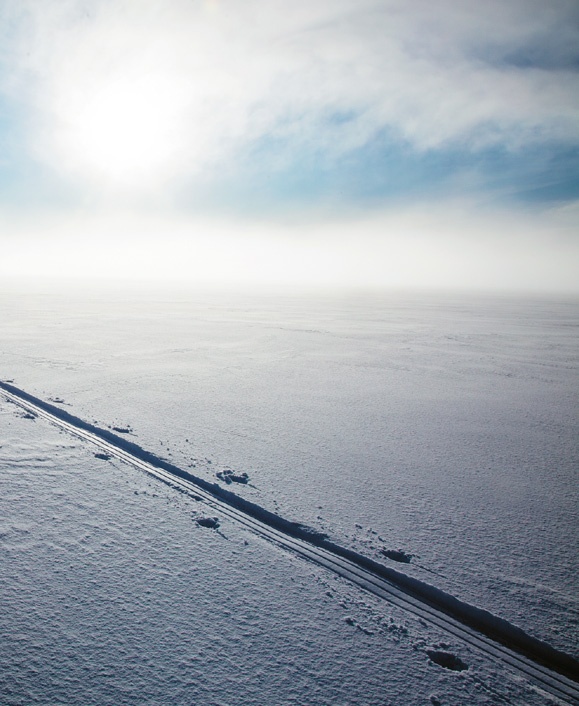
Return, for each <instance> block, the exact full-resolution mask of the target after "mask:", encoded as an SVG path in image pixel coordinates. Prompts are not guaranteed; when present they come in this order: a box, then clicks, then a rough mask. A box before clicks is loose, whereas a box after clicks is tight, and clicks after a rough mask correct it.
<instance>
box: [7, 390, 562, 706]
mask: <svg viewBox="0 0 579 706" xmlns="http://www.w3.org/2000/svg"><path fill="white" fill-rule="evenodd" d="M0 469H1V470H0V479H1V482H2V488H3V492H2V495H1V496H0V512H1V517H2V524H1V525H0V549H1V552H2V566H3V573H2V576H1V577H0V596H1V606H0V629H1V631H2V635H3V640H2V643H0V663H1V665H2V676H1V680H0V702H1V703H2V704H5V705H6V706H27V705H28V704H43V705H45V706H57V705H60V704H67V705H72V704H83V705H86V706H93V705H95V706H96V705H101V704H112V703H114V704H119V705H121V706H123V705H125V704H131V705H135V706H136V705H137V704H138V705H141V704H146V705H151V706H152V705H155V706H162V705H165V704H174V705H175V706H178V705H181V704H183V705H185V704H192V703H203V704H232V705H233V704H240V705H245V704H280V705H283V704H306V703H307V704H312V705H316V704H320V705H321V704H376V705H378V704H380V705H383V704H392V705H393V704H397V705H401V706H404V704H408V705H409V706H410V705H411V704H416V703H425V704H426V703H428V700H429V699H430V700H432V697H434V698H436V699H438V700H439V702H440V703H443V704H452V703H454V704H460V703H469V704H474V705H475V706H476V705H478V704H481V705H482V704H485V705H489V704H491V703H495V700H497V699H498V700H499V701H505V700H506V701H508V702H510V703H518V704H529V705H531V706H535V705H536V706H539V705H545V704H549V703H551V704H553V703H555V702H554V701H553V700H552V699H549V698H548V697H546V696H545V695H544V694H542V693H541V692H540V691H539V690H537V689H536V688H534V687H533V686H532V685H531V684H529V683H527V682H525V681H524V680H523V679H521V678H520V677H519V676H516V675H512V674H510V673H509V671H508V670H501V668H500V666H499V665H497V664H495V663H494V662H493V661H490V660H486V659H484V658H482V657H481V656H480V655H479V654H478V653H477V652H476V651H474V652H473V651H471V650H470V649H469V648H468V647H467V646H465V645H463V644H461V643H460V642H459V641H456V640H455V641H452V640H451V641H449V640H448V637H447V636H444V635H441V634H440V633H437V632H436V631H435V630H433V629H430V628H428V627H427V626H425V625H424V624H421V623H420V622H419V621H417V620H415V619H412V618H409V617H408V616H407V615H406V614H405V613H404V612H402V611H400V610H396V609H393V608H391V607H389V606H388V604H386V603H385V602H383V601H378V600H374V599H373V598H372V597H371V596H367V595H362V594H360V592H358V591H355V590H352V588H351V587H350V586H348V585H347V584H345V583H344V582H343V581H341V580H339V579H338V578H335V577H333V576H331V575H328V574H325V573H324V572H323V571H322V570H319V569H317V568H316V567H313V566H311V565H309V564H308V563H306V562H303V561H300V560H298V559H296V558H294V557H292V556H291V555H288V554H287V553H285V552H283V551H281V550H279V549H277V548H276V547H273V546H271V545H269V544H268V543H266V542H263V541H261V540H258V539H256V538H255V537H254V536H253V535H251V534H250V533H248V532H246V531H245V530H243V529H242V528H241V527H240V526H238V525H236V524H235V523H232V522H228V521H224V522H222V523H221V524H220V527H219V529H215V527H206V526H203V524H205V523H199V519H200V518H203V517H206V515H205V511H204V510H203V508H202V507H198V504H197V503H195V501H194V500H192V499H191V498H189V497H185V496H183V495H182V494H179V493H176V492H175V491H174V490H173V489H172V488H170V487H168V486H166V485H164V484H162V483H158V482H156V481H155V480H152V479H149V478H148V477H147V476H145V475H144V474H142V473H140V472H139V471H137V470H135V469H134V468H132V467H130V466H127V465H125V464H122V463H119V462H113V461H105V460H104V459H97V458H95V456H94V454H93V453H91V451H90V449H88V448H86V446H84V445H83V444H82V443H81V442H76V441H75V440H72V439H71V438H70V437H68V436H67V435H66V434H64V433H62V432H60V431H58V430H57V429H55V428H53V427H51V426H50V425H49V424H48V423H46V422H45V421H43V420H40V419H38V420H36V421H33V420H30V419H27V418H25V417H24V416H23V415H21V414H20V413H19V411H18V409H17V408H16V407H15V406H14V405H10V404H7V403H1V404H0ZM445 640H446V641H445ZM442 652H444V654H447V655H451V657H447V658H446V659H447V663H448V664H451V665H453V664H460V665H462V664H464V665H467V668H464V670H463V671H455V668H454V667H452V666H451V668H448V666H446V664H441V663H440V662H441V660H440V659H438V661H437V658H436V655H437V654H439V653H442ZM433 655H434V656H433ZM452 655H454V658H455V659H453V657H452Z"/></svg>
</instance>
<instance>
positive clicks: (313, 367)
mask: <svg viewBox="0 0 579 706" xmlns="http://www.w3.org/2000/svg"><path fill="white" fill-rule="evenodd" d="M578 314H579V302H577V301H575V300H569V301H563V300H557V299H542V300H539V299H532V298H528V299H514V298H507V297H504V298H500V297H482V296H480V297H473V296H468V297H467V296H458V295H447V296H444V295H440V294H438V295H428V294H408V293H406V294H404V293H382V294H367V295H361V294H341V295H338V294H337V295H331V296H330V295H321V294H315V295H314V294H311V295H309V296H306V295H304V294H299V295H298V294H295V295H281V294H277V295H275V296H274V295H270V296H269V297H265V296H263V295H250V294H244V295H241V294H239V293H235V294H233V295H228V294H225V293H210V292H206V293H199V292H184V291H182V292H167V291H164V292H161V291H159V292H151V291H149V292H143V291H141V292H139V291H133V292H128V291H125V292H120V291H109V292H107V293H106V294H103V292H102V291H96V290H95V291H93V292H87V291H84V292H81V291H80V290H79V291H74V292H72V291H70V290H69V291H65V292H61V293H58V292H54V291H52V292H48V291H43V290H41V289H36V290H35V289H33V288H29V289H28V290H22V289H20V290H19V289H18V288H13V289H9V288H8V287H5V288H4V289H3V291H2V292H0V340H1V341H2V345H1V348H0V371H1V373H0V376H1V377H2V378H3V379H13V380H14V382H15V384H17V385H18V386H19V387H21V388H23V389H25V390H27V391H28V392H30V393H32V394H34V395H37V396H39V397H43V398H45V399H49V398H52V399H53V400H60V401H61V404H63V405H68V406H66V407H65V408H66V409H69V411H71V412H72V413H73V414H76V415H77V416H80V417H82V418H85V419H86V420H87V421H96V422H97V423H98V424H100V425H101V426H103V425H105V426H106V425H109V426H110V427H115V426H116V427H118V428H119V429H124V430H126V433H128V434H132V435H134V436H133V437H132V438H134V439H135V440H136V441H137V443H139V444H140V445H141V446H143V447H144V448H148V449H150V450H151V451H153V452H155V453H158V454H160V455H164V456H166V457H167V458H169V459H170V460H171V461H173V462H175V463H176V464H177V465H181V466H183V467H185V468H187V467H194V468H195V471H194V472H195V473H196V474H197V475H201V476H203V477H206V478H207V479H210V480H216V473H218V472H221V473H223V472H224V471H225V472H227V471H232V473H233V475H239V476H243V474H244V473H247V474H248V476H249V479H248V480H249V482H248V483H247V484H244V483H238V484H237V485H236V486H235V491H236V492H238V493H239V494H241V495H243V496H244V497H247V498H249V499H252V500H255V501H256V502H258V503H259V504H260V505H262V506H265V507H269V508H270V509H272V510H275V511H277V512H279V513H280V514H282V515H284V516H285V517H287V518H288V519H294V520H299V521H302V522H304V523H306V524H309V525H312V526H314V527H317V528H319V529H322V530H324V531H326V532H328V534H330V535H331V536H332V537H334V538H336V539H337V540H339V541H340V542H341V543H346V544H350V546H352V547H354V548H356V549H358V550H363V551H365V552H366V553H367V554H368V555H369V556H373V557H374V558H380V559H381V560H383V561H384V562H391V565H392V566H395V567H396V568H397V569H401V568H402V569H403V570H404V571H406V572H408V573H412V574H414V575H416V576H418V577H420V578H422V579H423V580H427V581H429V582H431V583H433V584H435V585H437V586H439V587H440V588H442V589H444V590H446V591H448V592H449V593H452V594H454V595H456V596H457V597H459V598H462V599H463V600H466V601H468V602H470V603H474V604H476V605H479V606H481V607H483V608H486V609H488V610H490V611H492V612H493V613H496V614H498V615H500V616H502V617H504V618H506V619H508V620H510V621H511V622H514V623H515V624H518V625H520V626H521V627H522V628H524V629H525V630H526V631H528V632H530V633H532V634H534V635H536V636H538V637H540V638H542V639H545V640H546V641H548V642H550V643H551V644H552V645H553V646H555V647H558V648H559V649H563V650H565V651H567V652H570V653H572V654H575V655H576V654H577V652H578V642H579V641H578V636H579V602H578V599H577V596H578V595H579V592H578V590H577V589H578V579H577V571H576V567H577V546H578V544H577V539H578V537H577V533H578V529H577V528H578V522H577V519H578V518H577V507H578V505H577V494H578V491H577V487H578V486H577V478H576V475H577V469H578V467H579V463H578V461H579V450H578V444H577V435H576V429H577V409H578V406H577V402H578V400H577V397H578V386H577V367H578V366H577V351H578V350H579V346H578V343H579V340H578V339H579V335H578V320H579V316H578ZM24 421H25V422H28V423H29V425H30V426H31V427H34V428H37V427H38V426H39V424H38V423H35V422H32V421H31V420H24ZM23 423H24V422H23ZM30 443H32V442H30ZM47 458H49V456H48V455H47ZM95 463H97V465H96V466H95V468H101V469H102V464H103V463H104V462H103V461H102V460H98V461H95ZM99 464H100V465H99ZM84 465H85V464H84V462H83V468H84ZM105 466H106V467H107V468H108V467H109V466H110V464H108V465H107V464H106V463H105ZM90 467H91V466H90V464H89V465H88V466H87V468H86V469H85V470H86V472H89V469H90ZM131 473H133V472H132V471H131ZM225 475H228V474H227V473H226V474H225ZM224 482H225V481H224ZM115 487H117V488H118V484H117V485H116V486H115ZM155 487H156V486H155ZM155 492H158V491H155ZM163 492H169V491H163ZM136 497H137V496H136ZM141 500H142V498H141V497H140V496H138V500H137V507H138V506H139V502H141ZM63 502H64V501H63ZM100 507H101V504H100V503H99V508H100ZM99 512H100V509H99ZM135 512H136V510H135ZM129 514H130V513H129ZM95 521H97V520H95ZM98 521H99V522H100V523H101V524H102V522H104V520H103V519H102V518H101V520H98ZM194 529H195V530H196V532H197V531H199V532H201V531H202V532H203V534H202V535H198V534H194V535H193V536H194V537H196V538H198V537H201V536H202V537H203V539H202V540H200V541H201V543H202V544H203V546H204V547H205V544H204V542H206V541H208V540H207V536H208V535H207V533H208V532H209V533H211V532H213V530H207V529H202V528H199V527H197V525H195V526H194ZM211 536H212V537H214V535H211ZM217 536H219V535H217ZM211 541H213V540H211ZM250 546H251V545H250ZM382 550H386V551H389V550H390V551H391V550H396V551H398V550H402V552H403V553H404V554H406V555H410V556H411V561H410V563H396V562H393V561H392V560H390V559H388V558H386V557H385V556H384V554H383V553H382ZM200 551H201V550H200ZM267 551H268V552H270V553H271V552H272V551H273V550H272V549H271V548H268V549H267ZM245 554H247V552H245ZM245 554H244V556H245ZM212 557H214V555H213V554H212ZM214 558H215V557H214ZM288 561H293V560H289V559H288ZM258 563H259V562H258ZM292 566H294V564H292ZM248 571H249V573H250V574H253V569H251V570H249V568H248ZM303 571H306V573H307V570H306V569H303ZM324 580H325V579H324ZM306 583H307V582H306ZM259 590H260V591H261V590H262V588H261V587H260V589H259ZM300 595H301V593H300ZM298 603H299V601H298ZM288 605H289V602H288ZM380 610H384V607H383V606H382V607H381V608H380ZM324 620H325V619H322V620H321V621H319V622H323V621H324ZM358 632H360V631H358ZM333 639H334V638H332V640H333ZM441 639H442V638H441ZM339 640H341V637H340V638H339ZM339 640H338V641H339ZM412 654H414V651H412ZM423 656H424V655H422V657H423ZM405 658H406V656H405ZM467 661H468V660H467ZM362 671H364V670H362ZM446 671H447V670H445V672H446ZM255 673H257V672H254V674H253V676H252V679H255ZM427 673H429V672H427ZM462 674H466V672H465V673H462ZM454 676H456V675H454ZM380 678H382V677H380ZM445 678H447V675H446V674H445ZM393 683H394V682H393ZM393 688H394V687H393ZM363 693H366V694H370V696H369V697H366V699H365V698H363V697H362V696H361V694H363ZM377 693H378V692H376V691H375V690H373V689H369V690H368V691H367V692H362V691H360V692H358V695H357V696H355V697H354V696H350V697H348V696H343V695H342V696H339V695H336V696H335V698H334V696H329V695H328V694H325V695H321V696H320V698H319V700H318V701H317V702H316V701H315V699H314V700H313V701H312V700H309V701H306V703H340V700H339V699H340V698H342V700H343V702H344V703H374V702H373V701H372V698H374V696H373V695H374V694H377ZM386 693H387V694H388V698H391V699H392V700H393V702H394V703H404V701H401V700H400V698H399V697H397V696H394V695H390V692H386ZM394 693H395V692H392V694H394ZM420 693H422V692H420ZM287 698H288V699H289V698H290V697H287ZM376 698H378V701H376V702H377V703H378V702H380V703H382V702H383V701H382V702H381V701H380V698H383V696H381V697H376ZM258 702H259V699H258V701H256V703H258ZM278 702H279V701H274V702H273V703H278ZM287 702H288V703H291V700H288V701H287ZM469 702H470V701H469ZM150 703H155V701H154V699H153V700H152V701H150ZM159 703H163V701H162V700H161V701H160V702H159ZM216 703H218V701H216ZM225 703H229V702H228V701H227V698H225ZM232 703H253V702H252V701H251V700H246V701H242V700H241V701H235V700H233V701H232ZM263 703H267V699H266V701H264V702H263ZM279 703H282V702H279ZM296 703H303V701H300V700H299V698H298V699H297V701H296ZM408 703H420V701H412V700H409V701H408ZM457 703H460V701H457ZM462 703H464V701H463V702H462ZM472 703H475V702H474V701H472ZM482 703H486V702H484V701H483V702H482ZM523 703H526V702H525V701H523Z"/></svg>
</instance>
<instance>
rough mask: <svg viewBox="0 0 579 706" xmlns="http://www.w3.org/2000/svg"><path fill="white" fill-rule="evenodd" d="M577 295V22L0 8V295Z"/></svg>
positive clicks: (557, 9) (545, 6) (412, 6)
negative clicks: (91, 291) (73, 287)
mask: <svg viewBox="0 0 579 706" xmlns="http://www.w3.org/2000/svg"><path fill="white" fill-rule="evenodd" d="M21 273H22V274H26V273H28V274H32V275H36V274H47V275H56V276H59V277H63V276H71V275H73V276H81V277H86V276H88V275H94V276H107V277H108V276H111V277H120V278H140V277H144V278H148V277H151V278H165V277H170V278H171V279H174V280H184V281H190V282H197V281H200V282H202V281H206V280H208V281H218V282H220V281H223V282H266V283H267V282H277V281H279V282H282V283H290V284H291V283H294V282H295V283H306V284H317V283H320V284H333V283H336V284H341V283H343V284H355V285H360V284H361V285H364V284H368V285H373V286H375V285H386V286H390V285H418V286H438V287H447V286H473V287H491V288H500V289H512V288H515V289H531V290H537V291H543V290H567V291H570V290H573V291H579V4H578V3H577V1H576V0H550V1H549V2H548V3H546V2H544V0H537V1H535V0H502V1H496V2H495V1H493V0H487V1H486V2H484V3H482V2H480V0H476V1H475V0H473V1H471V0H460V1H457V0H452V1H445V0H437V2H432V1H431V0H424V1H423V0H379V1H376V0H292V1H291V2H289V0H283V1H282V0H0V276H4V277H5V276H6V275H9V274H21Z"/></svg>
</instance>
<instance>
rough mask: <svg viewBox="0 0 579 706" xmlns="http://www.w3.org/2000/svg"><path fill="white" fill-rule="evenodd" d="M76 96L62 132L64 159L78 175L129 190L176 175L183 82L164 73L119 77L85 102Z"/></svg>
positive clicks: (184, 100) (184, 104)
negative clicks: (79, 172) (174, 172)
mask: <svg viewBox="0 0 579 706" xmlns="http://www.w3.org/2000/svg"><path fill="white" fill-rule="evenodd" d="M75 98H76V100H75V101H74V103H73V105H74V104H76V105H75V107H74V108H73V109H71V110H69V111H67V112H68V115H67V120H66V123H67V124H66V125H65V126H64V130H63V131H62V133H61V148H62V149H63V151H64V152H65V154H64V157H65V160H66V161H67V162H68V163H70V164H71V166H72V167H73V169H74V170H75V171H81V172H82V173H83V175H84V176H86V177H89V178H92V179H95V180H99V181H102V182H105V183H108V184H109V185H111V186H118V187H124V188H129V189H130V188H139V187H143V186H148V185H151V184H155V183H156V182H158V181H159V180H162V179H164V178H165V177H166V176H167V175H169V174H170V173H171V171H172V168H173V166H174V165H175V163H176V161H177V157H178V154H179V149H180V136H182V135H183V133H184V130H183V125H184V121H185V115H186V111H187V100H188V92H187V90H186V87H185V86H184V85H183V82H181V81H179V80H177V79H176V78H174V77H172V76H170V75H164V74H148V75H145V76H142V75H141V76H137V77H133V76H118V77H116V78H113V79H111V80H108V81H106V82H105V81H103V82H102V84H101V85H99V86H97V87H96V88H95V89H94V90H93V91H92V92H91V94H90V96H88V98H87V99H86V100H85V101H84V103H83V104H81V100H80V99H79V97H78V96H75Z"/></svg>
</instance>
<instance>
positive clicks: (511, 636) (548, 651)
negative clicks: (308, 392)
mask: <svg viewBox="0 0 579 706" xmlns="http://www.w3.org/2000/svg"><path fill="white" fill-rule="evenodd" d="M0 392H1V393H2V395H3V396H4V397H5V398H6V399H7V400H8V401H10V402H12V403H15V404H17V405H19V406H20V407H22V408H23V409H25V410H26V411H27V412H29V413H31V414H33V415H35V416H38V417H42V418H44V419H47V420H48V421H50V422H51V423H53V424H55V425H57V426H58V427H60V428H61V429H64V430H65V431H67V432H68V433H70V434H73V435H75V436H77V437H79V438H81V439H83V440H84V441H87V442H90V443H92V444H94V445H95V446H97V447H99V448H100V449H102V450H103V451H105V452H106V453H108V454H110V455H111V456H114V457H116V458H118V459H120V460H122V461H125V462H127V463H129V464H131V465H133V466H135V467H137V468H139V469H141V470H143V471H145V472H146V473H149V474H151V475H153V476H155V477H156V478H158V479H160V480H162V481H164V482H165V483H168V484H169V485H172V486H175V487H177V488H179V489H181V490H185V491H186V492H188V493H189V494H191V495H193V496H194V497H195V499H196V500H201V501H203V502H205V503H206V504H208V505H209V506H210V507H212V508H214V509H215V510H216V511H218V512H219V513H221V514H222V515H223V516H227V517H229V518H231V519H233V520H234V521H236V522H238V523H241V524H243V525H244V526H245V527H246V528H248V529H250V530H251V531H253V532H254V533H256V534H259V535H260V536H262V537H264V538H266V539H268V540H269V541H271V542H274V543H275V544H277V545H279V546H281V547H283V548H285V549H287V550H290V551H292V552H294V553H296V554H298V555H299V556H301V557H303V558H305V559H307V560H309V561H312V562H314V563H316V564H318V565H320V566H323V567H325V568H326V569H329V570H330V571H333V572H334V573H336V574H339V575H340V576H342V577H343V578H346V579H348V580H349V581H351V582H352V583H354V584H356V585H357V586H359V587H361V588H363V589H365V590H367V591H370V592H371V593H373V594H374V595H376V596H379V597H381V598H383V599H385V600H388V601H390V602H391V603H393V604H395V605H397V606H400V607H402V608H404V609H405V610H408V611H409V612H411V613H412V614H414V615H416V616H418V617H420V618H423V619H424V620H427V621H428V622H430V623H431V624H433V625H436V626H437V627H439V628H442V629H443V630H445V631H447V632H448V633H451V634H452V635H454V636H456V637H458V638H460V639H462V640H463V641H465V642H466V643H467V644H469V645H470V646H472V647H475V648H477V649H479V650H480V651H482V652H484V653H486V654H487V655H491V656H492V657H493V658H495V659H498V660H500V661H501V662H503V663H505V664H508V665H509V666H511V667H513V668H515V669H517V670H518V671H520V672H521V673H523V674H524V675H525V676H527V677H528V678H530V679H532V680H533V681H535V682H537V683H538V684H539V685H540V686H541V688H543V689H545V690H547V691H549V692H550V693H552V694H553V695H555V696H557V697H558V698H561V699H563V700H565V701H568V702H569V703H577V704H579V662H577V660H575V659H574V658H573V657H571V656H570V655H567V654H565V653H563V652H560V651H559V650H556V649H554V648H553V647H551V646H550V645H548V644H547V643H545V642H543V641H541V640H538V639H537V638H534V637H532V636H531V635H528V634H527V633H525V632H524V631H523V630H521V629H520V628H518V627H516V626H515V625H512V624H511V623H509V622H508V621H506V620H504V619H502V618H500V617H498V616H495V615H493V614H491V613H489V612H488V611H485V610H482V609H481V608H478V607H476V606H472V605H469V604H467V603H465V602H463V601H460V600H458V599H456V598H454V597H453V596H451V595H450V594H448V593H446V592H444V591H441V590H440V589H438V588H436V587H434V586H431V585H430V584H427V583H425V582H423V581H420V580H418V579H415V578H412V577H410V576H407V575H406V574H404V573H402V572H400V571H396V570H394V569H391V568H389V567H387V566H384V565H383V564H380V563H379V562H377V561H375V560H373V559H371V558H369V557H366V556H364V555H362V554H359V553H358V552H355V551H353V550H351V549H348V548H346V547H343V546H341V545H338V544H335V543H334V542H332V541H330V540H329V538H328V537H327V535H325V534H323V533H321V532H318V531H316V530H314V529H312V528H310V527H307V526H305V525H302V524H300V523H296V522H291V521H289V520H287V519H285V518H284V517H281V516H280V515H277V514H275V513H272V512H270V511H269V510H266V509H265V508H262V507H260V506H259V505H257V504H255V503H252V502H250V501H248V500H245V499H244V498H242V497H240V496H238V495H236V494H235V493H233V492H231V491H229V490H226V489H225V488H223V487H221V486H220V485H218V484H217V483H210V482H208V481H206V480H204V479H203V478H199V477H197V476H195V475H193V474H191V473H189V472H188V471H185V470H183V469H181V468H179V467H177V466H175V465H173V464H171V463H169V462H168V461H166V460H164V459H162V458H159V457H158V456H156V455H154V454H152V453H150V452H148V451H146V450H145V449H143V448H141V447H140V446H138V445H137V444H135V443H133V442H131V441H128V440H127V439H124V438H121V437H119V436H117V435H116V434H113V433H112V432H111V431H109V430H107V429H103V428H100V427H97V426H95V425H93V424H89V423H88V422H85V421H84V420H82V419H80V418H78V417H75V416H74V415H72V414H70V413H69V412H66V411H65V410H62V409H60V408H58V407H55V406H54V405H52V404H50V403H48V402H45V401H44V400H41V399H39V398H37V397H34V396H33V395H30V394H29V393H27V392H25V391H24V390H21V389H19V388H17V387H15V386H14V385H11V384H9V383H7V382H0Z"/></svg>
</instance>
